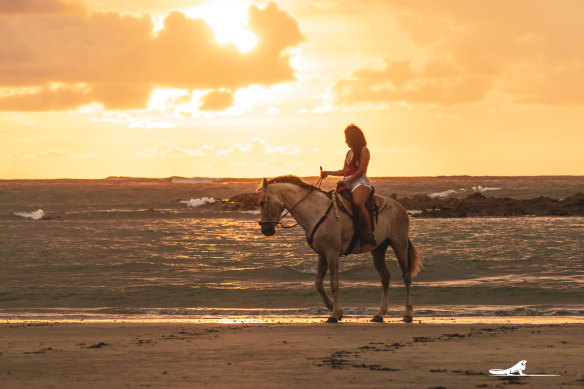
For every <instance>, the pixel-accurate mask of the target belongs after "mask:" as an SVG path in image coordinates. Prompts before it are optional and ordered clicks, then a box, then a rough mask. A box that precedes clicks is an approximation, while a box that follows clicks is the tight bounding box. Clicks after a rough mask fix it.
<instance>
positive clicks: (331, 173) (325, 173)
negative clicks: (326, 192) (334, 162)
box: [320, 170, 344, 178]
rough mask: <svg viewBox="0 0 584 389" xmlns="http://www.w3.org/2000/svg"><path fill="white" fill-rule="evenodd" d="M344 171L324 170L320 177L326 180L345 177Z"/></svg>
mask: <svg viewBox="0 0 584 389" xmlns="http://www.w3.org/2000/svg"><path fill="white" fill-rule="evenodd" d="M343 173H344V170H323V171H322V174H321V175H320V176H321V177H322V178H326V177H327V176H341V177H342V176H343Z"/></svg>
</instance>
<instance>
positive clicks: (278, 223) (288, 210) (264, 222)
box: [259, 177, 322, 228]
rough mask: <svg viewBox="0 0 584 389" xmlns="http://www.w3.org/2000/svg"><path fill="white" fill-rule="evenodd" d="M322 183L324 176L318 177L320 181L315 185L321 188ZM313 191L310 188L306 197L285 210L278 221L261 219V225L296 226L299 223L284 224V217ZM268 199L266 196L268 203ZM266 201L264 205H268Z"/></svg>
mask: <svg viewBox="0 0 584 389" xmlns="http://www.w3.org/2000/svg"><path fill="white" fill-rule="evenodd" d="M321 184H322V177H320V178H319V179H318V181H317V182H316V185H315V187H317V188H320V185H321ZM312 192H314V190H310V191H309V192H308V193H307V194H306V195H305V196H304V197H302V198H301V199H300V200H298V201H297V202H296V204H294V205H293V206H292V207H290V208H288V209H287V210H286V212H284V214H282V215H281V216H280V218H279V219H278V220H276V221H261V220H260V221H259V225H260V226H263V225H264V224H274V225H280V226H282V228H293V227H296V226H297V225H298V223H295V224H293V225H291V226H286V225H284V224H282V219H284V218H285V217H286V215H288V214H289V213H290V212H292V211H293V210H294V209H295V208H296V207H297V206H298V205H299V204H300V203H301V202H303V201H304V200H306V199H307V198H308V196H310V195H311V194H312ZM267 201H268V200H267V198H266V203H267ZM266 203H265V204H264V207H266V206H267V204H266Z"/></svg>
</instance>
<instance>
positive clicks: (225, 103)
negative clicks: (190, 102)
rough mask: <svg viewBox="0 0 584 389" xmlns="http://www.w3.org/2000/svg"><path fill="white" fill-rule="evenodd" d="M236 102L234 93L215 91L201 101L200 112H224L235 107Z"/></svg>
mask: <svg viewBox="0 0 584 389" xmlns="http://www.w3.org/2000/svg"><path fill="white" fill-rule="evenodd" d="M234 100H235V97H234V94H233V92H232V91H223V90H214V91H211V92H209V93H207V94H206V95H205V96H203V97H202V99H201V105H200V106H199V110H200V111H223V110H225V109H227V108H229V107H231V106H232V105H233V102H234Z"/></svg>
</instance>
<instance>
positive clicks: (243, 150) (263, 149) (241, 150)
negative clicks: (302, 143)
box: [216, 137, 300, 156]
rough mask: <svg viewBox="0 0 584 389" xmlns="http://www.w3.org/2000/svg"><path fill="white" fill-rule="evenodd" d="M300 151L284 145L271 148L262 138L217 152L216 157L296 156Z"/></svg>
mask: <svg viewBox="0 0 584 389" xmlns="http://www.w3.org/2000/svg"><path fill="white" fill-rule="evenodd" d="M299 152H300V149H299V148H298V147H296V146H293V145H290V144H288V145H285V146H272V145H270V144H269V143H268V142H266V141H265V140H263V139H262V138H258V137H255V138H252V139H250V140H249V141H248V142H247V143H245V144H243V145H241V144H234V145H233V146H231V147H230V148H229V149H225V150H219V151H217V154H216V155H218V156H223V155H230V154H240V155H241V154H253V155H262V154H272V153H280V154H287V155H294V154H298V153H299Z"/></svg>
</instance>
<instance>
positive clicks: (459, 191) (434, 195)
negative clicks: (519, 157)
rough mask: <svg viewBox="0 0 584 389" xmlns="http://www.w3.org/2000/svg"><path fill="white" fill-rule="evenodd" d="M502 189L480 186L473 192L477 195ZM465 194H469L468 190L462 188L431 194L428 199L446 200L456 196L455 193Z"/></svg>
mask: <svg viewBox="0 0 584 389" xmlns="http://www.w3.org/2000/svg"><path fill="white" fill-rule="evenodd" d="M500 189H501V188H483V187H482V186H480V185H478V186H473V187H472V191H473V192H475V193H483V192H488V191H491V190H500ZM465 192H467V190H466V189H465V188H460V189H459V190H458V191H456V190H454V189H448V190H445V191H443V192H436V193H431V194H429V195H428V197H430V198H433V199H434V198H436V197H441V198H444V197H448V196H450V195H452V194H455V193H465Z"/></svg>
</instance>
